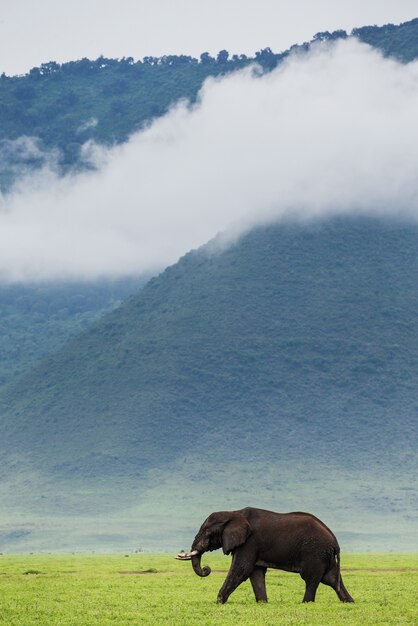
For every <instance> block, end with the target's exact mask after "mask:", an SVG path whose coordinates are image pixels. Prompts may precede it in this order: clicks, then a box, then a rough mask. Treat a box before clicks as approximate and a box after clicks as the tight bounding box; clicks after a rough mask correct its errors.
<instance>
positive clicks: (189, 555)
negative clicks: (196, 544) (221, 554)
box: [176, 550, 199, 561]
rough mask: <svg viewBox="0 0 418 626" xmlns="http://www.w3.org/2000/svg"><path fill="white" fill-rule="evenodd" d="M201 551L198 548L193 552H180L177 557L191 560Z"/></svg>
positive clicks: (181, 559)
mask: <svg viewBox="0 0 418 626" xmlns="http://www.w3.org/2000/svg"><path fill="white" fill-rule="evenodd" d="M198 554H199V552H198V551H197V550H192V551H191V552H179V553H178V555H177V556H176V559H178V560H179V561H190V559H191V558H192V557H193V556H197V555H198Z"/></svg>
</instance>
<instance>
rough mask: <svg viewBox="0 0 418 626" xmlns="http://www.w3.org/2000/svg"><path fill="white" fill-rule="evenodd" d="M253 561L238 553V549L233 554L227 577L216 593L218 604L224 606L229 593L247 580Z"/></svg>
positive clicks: (252, 567) (253, 564)
mask: <svg viewBox="0 0 418 626" xmlns="http://www.w3.org/2000/svg"><path fill="white" fill-rule="evenodd" d="M255 561H256V559H255V558H248V555H246V554H245V553H243V552H242V551H241V552H240V550H239V549H238V550H237V551H236V552H235V553H234V556H233V557H232V563H231V567H230V569H229V572H228V575H227V577H226V578H225V582H224V584H223V585H222V587H221V588H220V590H219V593H218V602H219V603H220V604H224V603H225V602H226V601H227V600H228V598H229V596H230V595H231V593H232V592H233V591H235V589H236V588H237V587H238V586H239V585H240V584H241V583H243V582H244V581H245V580H247V578H249V576H250V575H251V573H252V571H253V569H254V566H255Z"/></svg>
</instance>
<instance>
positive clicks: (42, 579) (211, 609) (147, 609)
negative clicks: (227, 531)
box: [0, 553, 418, 626]
mask: <svg viewBox="0 0 418 626" xmlns="http://www.w3.org/2000/svg"><path fill="white" fill-rule="evenodd" d="M229 562H230V559H229V557H224V556H222V555H221V554H211V555H208V556H207V558H205V559H203V561H202V563H204V564H209V565H211V567H212V568H213V570H214V571H213V572H212V574H211V575H210V576H209V577H208V578H205V579H200V578H198V577H197V576H196V575H195V574H194V573H193V572H192V569H191V566H190V563H181V562H178V561H175V560H174V559H173V557H172V555H167V554H159V555H156V554H146V553H144V554H130V555H123V554H117V555H80V554H74V555H64V554H60V555H57V554H51V555H49V554H31V555H2V556H0V624H1V625H2V626H3V625H4V626H32V625H35V624H36V625H37V626H39V625H42V626H95V625H97V626H108V625H111V624H112V625H115V624H117V625H118V626H124V625H125V624H153V625H154V624H164V625H168V626H169V625H174V624H175V625H176V626H177V625H178V626H192V625H193V626H196V625H198V624H199V625H200V624H202V625H212V624H214V625H215V624H216V625H220V626H221V625H225V626H232V625H236V624H240V626H245V625H247V624H248V625H251V626H253V625H254V626H256V625H258V624H259V625H261V624H262V625H263V626H269V625H273V624H280V625H287V624H312V625H315V626H325V625H328V624H332V625H333V626H338V625H339V624H344V625H356V626H357V625H358V624H361V625H362V626H368V625H370V624H379V625H384V624H396V625H399V624H408V625H413V624H418V614H417V611H416V591H417V589H418V553H413V554H346V555H343V559H342V567H343V576H344V580H345V583H346V586H347V588H348V589H349V591H350V593H351V594H352V595H353V596H354V598H355V600H356V603H355V604H353V605H347V604H341V603H340V602H339V601H338V599H337V597H336V595H335V593H334V591H332V590H331V589H329V588H328V587H325V586H323V585H321V586H320V588H319V590H318V594H317V601H316V603H315V604H308V605H306V604H302V603H301V599H302V595H303V587H304V586H303V582H302V580H301V579H300V577H299V576H297V575H295V574H289V573H286V572H278V571H271V570H270V571H269V573H268V575H267V592H268V594H269V604H266V605H261V604H256V603H255V601H254V598H253V595H252V590H251V586H250V583H249V582H246V583H244V584H243V585H242V586H241V587H240V588H239V589H237V590H236V591H235V593H234V594H233V595H232V596H231V598H230V600H229V601H228V603H227V604H225V605H223V606H220V605H217V604H216V595H217V592H218V589H219V587H220V586H221V584H222V582H223V579H224V577H225V572H226V570H227V569H228V567H229Z"/></svg>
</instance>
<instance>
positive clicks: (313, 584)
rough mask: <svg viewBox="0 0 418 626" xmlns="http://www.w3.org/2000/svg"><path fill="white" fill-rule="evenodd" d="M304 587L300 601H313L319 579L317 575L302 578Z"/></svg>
mask: <svg viewBox="0 0 418 626" xmlns="http://www.w3.org/2000/svg"><path fill="white" fill-rule="evenodd" d="M304 580H305V584H306V589H305V595H304V596H303V600H302V602H315V596H316V590H317V589H318V586H319V583H320V582H321V579H320V578H319V576H312V577H307V578H304Z"/></svg>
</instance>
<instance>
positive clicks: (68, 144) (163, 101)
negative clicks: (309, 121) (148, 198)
mask: <svg viewBox="0 0 418 626" xmlns="http://www.w3.org/2000/svg"><path fill="white" fill-rule="evenodd" d="M417 32H418V18H417V19H414V20H412V21H410V22H405V23H403V24H400V25H394V24H387V25H385V26H381V27H378V26H364V27H361V28H356V29H354V30H353V31H352V33H347V32H345V31H344V30H337V31H334V32H328V31H324V32H319V33H317V34H316V35H314V37H313V38H312V40H311V41H309V42H305V43H303V44H301V45H294V46H292V47H291V48H290V49H289V50H285V51H281V52H274V51H272V50H271V49H270V48H264V49H262V50H259V51H257V52H256V53H255V54H254V56H253V57H248V56H246V55H244V54H241V55H237V54H234V55H230V54H229V52H228V51H227V50H221V51H220V52H219V53H218V55H217V56H216V57H212V56H210V55H209V54H208V53H207V52H203V51H202V54H201V55H200V57H199V58H198V59H197V58H193V57H190V56H187V55H182V54H179V55H167V56H163V57H152V56H147V57H144V58H143V59H141V60H136V61H135V60H134V59H133V58H132V57H129V56H127V57H124V58H122V59H108V58H105V57H99V58H98V59H94V60H93V59H87V58H83V59H78V60H74V61H70V62H68V63H63V64H59V63H57V62H55V61H54V60H53V59H46V60H45V63H42V65H41V66H40V67H33V68H32V69H31V70H30V71H29V72H28V73H27V74H26V75H23V76H6V74H5V73H3V74H1V76H0V117H1V120H2V124H1V128H0V189H1V190H2V191H5V190H8V189H10V187H11V185H12V184H13V183H14V182H15V181H17V180H18V179H19V177H20V176H22V174H25V173H27V172H30V171H32V170H35V171H36V170H38V169H40V168H42V167H45V166H52V167H53V168H55V169H56V170H57V171H58V172H59V173H60V174H65V173H68V172H71V171H73V172H74V171H79V170H80V169H89V168H92V167H95V163H94V159H92V158H91V151H90V150H89V142H92V141H93V142H94V143H96V144H100V145H107V146H109V145H114V144H120V143H123V142H125V141H126V140H127V139H128V138H129V136H130V135H132V133H134V132H137V131H138V130H140V129H141V128H144V127H145V126H146V125H147V124H148V123H149V122H150V121H151V120H153V119H155V118H158V117H159V116H161V115H164V114H165V113H166V112H167V111H168V110H169V108H170V107H171V106H172V105H173V104H174V103H175V102H177V101H179V100H180V99H187V100H190V101H191V102H194V101H195V100H196V97H197V94H198V92H199V90H200V88H201V87H202V84H203V82H204V81H205V80H206V79H207V78H208V77H217V76H223V75H226V74H230V73H232V72H235V71H237V70H241V69H243V68H244V67H246V66H248V65H251V64H254V63H257V64H258V65H259V66H260V67H261V68H262V69H263V71H265V72H269V71H271V70H273V69H274V68H275V67H277V65H279V64H281V63H282V62H283V61H284V60H285V59H286V58H287V57H288V56H289V54H291V53H299V52H300V53H303V52H307V51H309V50H310V48H311V46H312V44H318V43H320V42H322V43H324V42H332V41H336V40H338V39H347V38H352V39H357V40H359V41H362V42H365V43H368V44H370V45H371V46H373V47H375V48H377V49H379V50H381V51H382V53H383V54H384V55H385V56H391V57H393V58H395V59H397V60H399V61H402V62H409V61H412V60H413V59H415V58H417V56H418V44H417V41H418V37H417ZM0 71H1V68H0Z"/></svg>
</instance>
